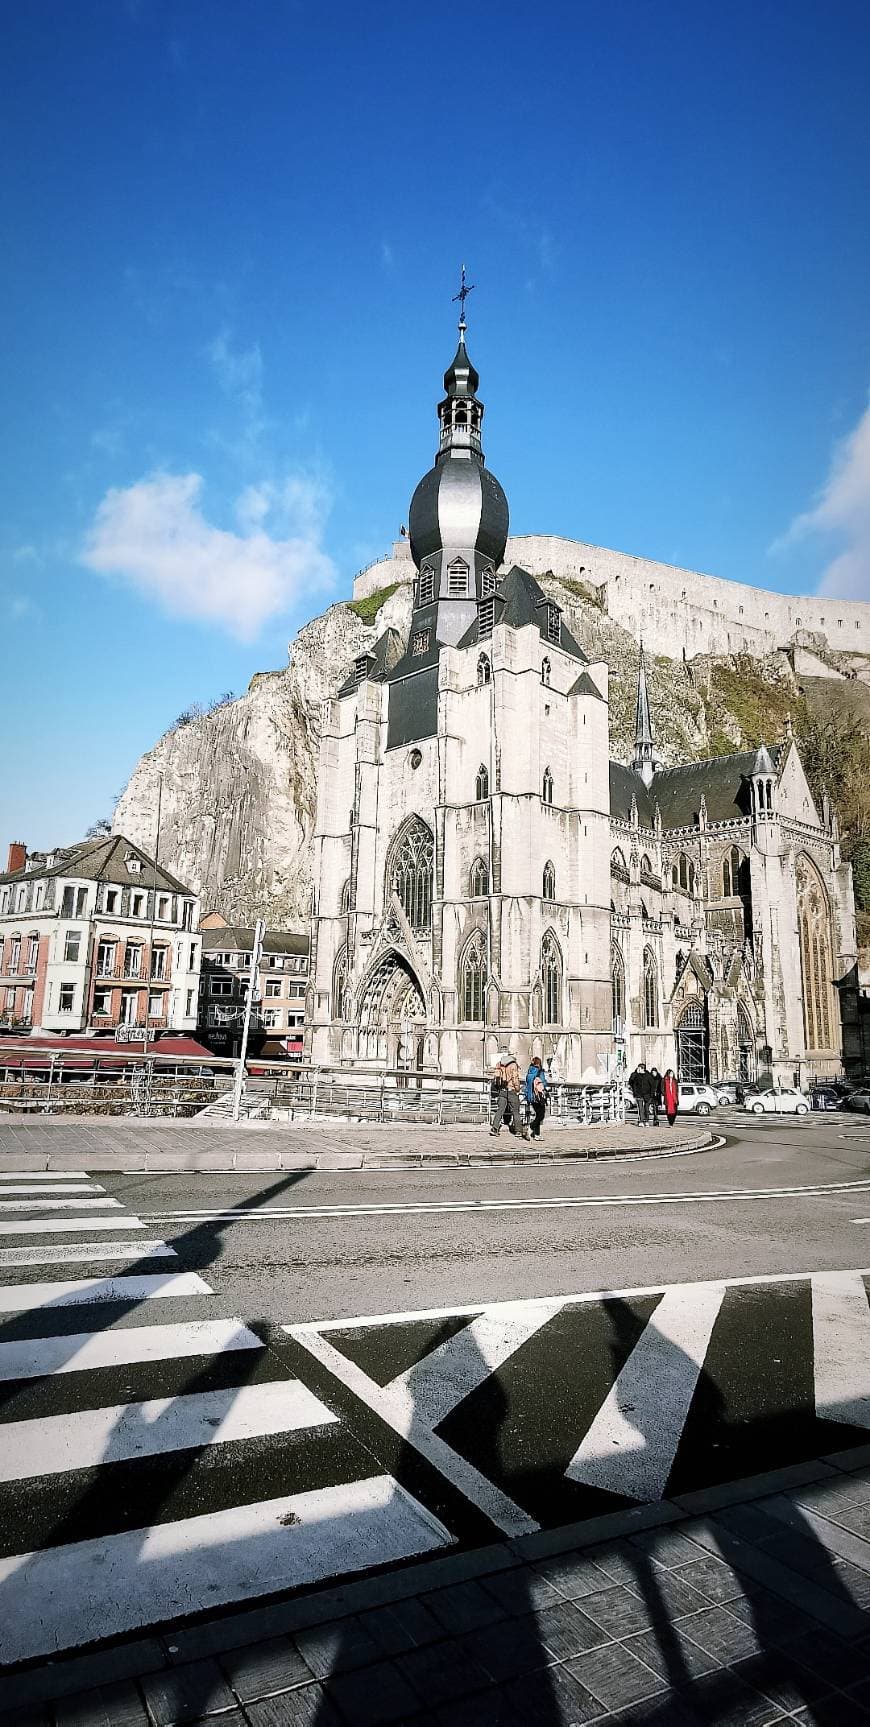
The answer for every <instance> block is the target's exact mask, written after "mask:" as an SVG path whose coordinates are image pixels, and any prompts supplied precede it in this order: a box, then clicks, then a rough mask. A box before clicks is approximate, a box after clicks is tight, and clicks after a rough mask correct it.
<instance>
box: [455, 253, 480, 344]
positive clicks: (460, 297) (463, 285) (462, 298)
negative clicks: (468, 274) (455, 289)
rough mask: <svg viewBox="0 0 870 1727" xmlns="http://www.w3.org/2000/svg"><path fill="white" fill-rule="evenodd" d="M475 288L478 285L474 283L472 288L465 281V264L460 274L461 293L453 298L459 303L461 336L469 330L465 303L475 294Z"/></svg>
mask: <svg viewBox="0 0 870 1727" xmlns="http://www.w3.org/2000/svg"><path fill="white" fill-rule="evenodd" d="M475 287H476V283H474V282H472V284H471V286H470V287H468V286H467V284H466V281H465V265H464V264H463V265H462V267H461V269H460V272H459V293H458V294H454V296H453V299H454V301H456V300H458V301H459V331H460V335H461V334H462V332H463V331H464V330H466V329H467V328H468V325H467V324H466V322H465V302H466V300H467V299H468V296H469V294H473V292H474V289H475Z"/></svg>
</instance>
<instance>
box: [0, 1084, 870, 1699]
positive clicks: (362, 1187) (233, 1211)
mask: <svg viewBox="0 0 870 1727" xmlns="http://www.w3.org/2000/svg"><path fill="white" fill-rule="evenodd" d="M868 1266H870V1132H868V1131H867V1129H866V1128H865V1127H864V1126H863V1125H862V1124H861V1123H860V1122H856V1121H854V1120H852V1119H850V1118H848V1117H844V1116H830V1117H826V1118H821V1119H819V1120H814V1119H812V1118H810V1119H809V1120H807V1121H797V1122H794V1123H783V1122H776V1121H767V1120H765V1121H755V1120H749V1121H747V1120H745V1119H743V1120H740V1119H738V1118H736V1117H735V1118H734V1120H733V1122H731V1123H729V1124H728V1131H727V1137H726V1143H725V1144H723V1145H721V1146H719V1147H718V1148H717V1149H715V1150H713V1151H711V1152H709V1153H704V1154H700V1155H693V1156H679V1157H671V1158H667V1159H655V1160H653V1159H643V1160H640V1161H635V1162H630V1163H629V1162H619V1163H618V1164H612V1163H611V1164H608V1165H606V1166H602V1165H586V1164H565V1165H562V1166H559V1167H549V1168H547V1167H541V1166H535V1167H534V1168H528V1169H523V1168H522V1167H516V1168H510V1169H507V1168H506V1169H501V1168H481V1169H461V1170H460V1169H455V1168H450V1169H441V1170H438V1171H435V1170H426V1171H420V1170H408V1169H403V1170H396V1171H394V1172H388V1171H374V1170H373V1171H353V1172H347V1173H336V1174H327V1173H326V1172H321V1171H317V1172H314V1173H311V1174H303V1173H301V1172H300V1173H298V1174H296V1175H292V1174H285V1175H275V1176H264V1175H258V1176H254V1175H248V1176H244V1177H243V1176H239V1175H235V1176H229V1175H217V1174H213V1173H209V1174H207V1175H204V1174H197V1175H193V1176H186V1175H185V1176H181V1175H171V1176H169V1175H144V1176H143V1175H123V1174H121V1175H108V1174H96V1175H89V1174H87V1173H86V1172H78V1173H76V1172H70V1173H69V1174H67V1173H66V1172H63V1171H57V1170H55V1171H51V1172H47V1173H46V1174H44V1175H39V1174H38V1173H37V1174H35V1175H34V1174H30V1175H25V1174H23V1173H21V1172H16V1171H15V1170H14V1169H4V1170H3V1171H2V1172H0V1513H2V1515H0V1665H2V1664H3V1663H9V1664H15V1663H17V1662H20V1661H32V1660H38V1659H40V1658H42V1657H44V1656H45V1655H47V1654H50V1653H53V1652H56V1651H59V1650H61V1649H64V1648H72V1647H81V1646H83V1645H85V1644H88V1643H92V1642H94V1641H98V1640H100V1639H102V1638H105V1637H107V1636H122V1635H125V1634H127V1633H130V1632H136V1631H139V1630H141V1629H142V1628H143V1627H145V1626H149V1625H155V1624H167V1623H172V1622H174V1621H176V1620H177V1619H178V1618H179V1617H185V1616H186V1615H189V1614H199V1613H202V1612H203V1611H207V1610H211V1609H214V1608H216V1607H221V1606H227V1605H229V1604H232V1603H241V1602H245V1601H251V1600H255V1599H257V1598H260V1597H263V1596H268V1595H273V1594H276V1593H281V1592H282V1591H284V1590H287V1589H299V1588H305V1587H307V1586H309V1585H311V1584H312V1583H318V1582H322V1581H324V1580H326V1579H329V1578H335V1577H340V1576H346V1575H351V1574H355V1573H359V1572H363V1571H366V1570H368V1569H370V1568H371V1567H372V1566H383V1565H392V1564H395V1563H396V1562H400V1561H402V1560H406V1559H410V1558H413V1557H415V1556H419V1555H423V1554H429V1553H433V1552H437V1551H441V1550H446V1549H449V1548H451V1547H453V1546H455V1545H456V1544H460V1545H479V1544H481V1543H484V1544H486V1543H487V1542H490V1541H492V1540H494V1539H497V1538H498V1537H499V1536H502V1537H504V1536H515V1535H520V1534H524V1533H533V1532H534V1531H536V1530H538V1529H539V1528H548V1527H553V1526H558V1525H563V1524H565V1523H571V1522H574V1521H576V1520H578V1519H581V1520H582V1519H585V1518H587V1517H594V1516H596V1515H597V1514H598V1513H600V1512H607V1511H610V1510H619V1509H623V1508H626V1507H631V1506H633V1505H635V1504H637V1503H645V1502H655V1501H657V1500H660V1499H662V1498H663V1497H667V1496H668V1495H671V1496H672V1495H675V1494H680V1493H686V1492H689V1493H691V1492H693V1491H695V1490H697V1489H699V1488H700V1489H704V1488H706V1487H708V1486H712V1485H715V1484H716V1483H717V1482H722V1481H731V1480H733V1479H735V1478H739V1477H742V1476H746V1475H752V1474H758V1473H760V1472H762V1471H766V1470H775V1469H780V1468H782V1467H783V1465H791V1464H793V1463H802V1462H805V1461H807V1460H809V1459H812V1458H817V1457H824V1456H826V1455H829V1454H835V1453H837V1452H839V1451H841V1450H845V1451H851V1450H853V1449H854V1448H855V1447H858V1446H861V1447H863V1446H865V1445H866V1441H867V1434H868V1431H870V1305H868V1276H866V1275H864V1273H865V1271H866V1269H867V1268H868ZM596 1291H609V1293H608V1294H607V1295H606V1296H600V1295H599V1294H597V1293H596Z"/></svg>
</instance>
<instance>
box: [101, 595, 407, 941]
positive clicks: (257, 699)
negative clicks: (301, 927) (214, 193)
mask: <svg viewBox="0 0 870 1727" xmlns="http://www.w3.org/2000/svg"><path fill="white" fill-rule="evenodd" d="M410 611H411V602H410V592H409V590H404V591H399V592H397V593H396V594H395V595H393V596H392V598H391V599H390V600H389V601H387V603H386V605H385V606H383V607H382V608H381V611H380V613H379V618H378V623H377V626H376V627H372V626H371V625H367V624H365V623H363V622H362V621H361V620H360V619H359V618H358V617H357V616H356V614H355V613H354V612H353V611H352V610H351V609H350V608H349V607H348V606H344V605H339V606H331V607H330V609H329V611H328V612H326V613H325V614H324V615H323V617H319V618H315V619H314V620H313V621H312V622H311V623H310V624H306V626H305V628H304V629H302V630H300V632H299V635H298V636H297V638H296V640H295V642H294V643H293V644H292V647H291V650H290V658H289V663H288V664H287V666H286V667H285V668H284V669H283V670H282V671H277V672H260V673H257V675H256V676H255V677H253V678H252V679H251V683H250V686H249V688H248V690H247V691H246V693H245V694H244V695H243V696H241V697H239V699H238V700H237V701H233V702H227V703H225V704H224V705H223V706H221V707H218V708H216V709H215V710H214V712H212V713H209V714H203V715H201V716H198V717H194V718H190V719H188V720H187V721H186V722H185V723H182V724H179V725H176V726H174V727H173V728H172V729H171V730H170V731H168V732H166V733H164V736H163V737H162V738H161V739H160V741H159V743H157V744H155V746H154V748H153V749H152V750H149V752H148V754H147V755H145V756H143V757H142V759H141V761H140V762H139V763H138V765H137V766H136V768H135V769H134V771H133V774H132V777H131V779H130V781H129V784H128V785H127V786H126V788H125V790H124V791H123V792H122V794H121V797H120V798H119V800H118V803H117V806H116V808H115V813H114V817H113V824H112V825H113V827H114V829H115V831H116V832H118V833H123V834H125V835H126V836H127V838H128V839H131V840H134V841H136V842H137V843H138V844H139V845H141V846H142V847H143V848H144V849H146V850H149V851H151V852H153V851H154V847H155V837H156V829H157V801H158V789H159V786H160V781H161V780H162V794H161V810H160V862H161V863H163V864H165V865H166V867H167V868H168V869H170V870H172V872H173V874H175V875H178V876H179V877H180V878H181V880H182V881H184V882H187V883H189V885H190V886H191V887H192V888H194V889H195V891H196V892H197V893H199V894H200V896H201V898H202V904H203V910H204V911H211V910H218V911H221V912H222V913H223V915H224V917H226V918H227V919H228V921H230V922H237V923H243V924H244V923H250V922H251V921H252V920H253V919H254V918H256V917H261V916H262V917H265V918H266V919H267V920H268V922H269V923H270V924H272V925H273V927H277V928H282V927H286V926H287V925H291V924H293V923H295V922H298V921H299V919H300V918H304V917H306V916H307V915H308V911H309V908H310V902H311V866H310V844H309V842H310V836H311V831H312V826H313V822H314V810H315V798H316V764H317V755H318V749H319V745H320V704H321V702H322V701H323V700H324V698H325V697H327V696H329V695H332V694H333V693H334V691H335V689H336V687H337V685H338V683H340V682H341V680H342V679H343V678H344V677H345V675H346V674H347V672H348V670H349V668H350V666H351V664H352V661H353V659H354V656H355V655H356V654H358V653H359V652H360V651H361V649H362V648H363V647H366V646H368V644H369V643H371V642H373V641H375V640H376V638H377V636H378V635H379V634H380V632H381V629H382V628H384V627H386V624H387V623H392V624H394V625H396V626H397V627H399V628H401V629H402V630H403V631H405V630H407V622H408V619H409V617H410Z"/></svg>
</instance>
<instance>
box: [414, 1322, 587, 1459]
mask: <svg viewBox="0 0 870 1727" xmlns="http://www.w3.org/2000/svg"><path fill="white" fill-rule="evenodd" d="M562 1306H563V1303H562V1301H561V1300H556V1301H518V1302H514V1303H511V1302H503V1303H501V1304H500V1305H499V1306H498V1307H496V1308H489V1307H488V1308H486V1309H485V1311H484V1312H483V1313H481V1314H480V1315H479V1317H478V1318H477V1319H474V1320H472V1323H471V1324H470V1325H466V1326H465V1328H464V1330H462V1331H459V1332H457V1333H456V1336H455V1337H448V1338H447V1339H446V1341H445V1342H444V1343H440V1344H439V1345H438V1347H437V1349H433V1350H432V1351H431V1352H430V1354H429V1355H426V1356H424V1357H423V1359H422V1360H421V1361H418V1362H416V1363H415V1365H414V1366H413V1367H409V1368H408V1369H407V1371H406V1372H405V1373H400V1374H399V1375H398V1376H397V1377H396V1378H395V1379H392V1380H391V1381H390V1383H389V1386H388V1387H387V1389H388V1390H389V1391H390V1392H391V1393H392V1394H393V1395H394V1397H395V1399H396V1407H398V1399H399V1397H400V1396H402V1397H404V1399H405V1404H406V1408H407V1412H408V1416H409V1418H410V1417H413V1419H414V1421H415V1422H420V1421H423V1422H425V1423H426V1425H427V1427H430V1428H434V1427H437V1426H438V1424H439V1422H441V1421H444V1420H445V1418H446V1417H447V1416H448V1415H449V1414H450V1411H451V1409H455V1408H456V1406H457V1404H459V1403H461V1402H462V1401H463V1398H465V1397H468V1396H469V1394H470V1392H472V1391H474V1390H475V1389H476V1388H477V1386H478V1385H482V1384H483V1381H484V1380H485V1379H488V1378H489V1375H490V1374H491V1373H495V1372H496V1370H497V1369H498V1368H499V1367H501V1366H502V1364H503V1363H504V1362H505V1361H508V1360H509V1358H510V1357H511V1356H512V1355H513V1354H515V1352H516V1351H517V1350H518V1349H520V1348H521V1347H522V1345H523V1344H524V1343H527V1342H528V1340H529V1338H530V1337H534V1335H535V1333H536V1332H537V1331H540V1330H541V1327H542V1326H544V1325H546V1324H547V1323H548V1321H549V1320H551V1319H552V1318H553V1317H554V1315H555V1314H557V1313H558V1312H559V1310H560V1308H561V1307H562Z"/></svg>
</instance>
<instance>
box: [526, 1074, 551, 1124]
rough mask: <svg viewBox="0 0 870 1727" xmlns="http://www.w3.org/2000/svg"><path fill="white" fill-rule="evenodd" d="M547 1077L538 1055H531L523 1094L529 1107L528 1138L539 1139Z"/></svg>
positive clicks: (546, 1090)
mask: <svg viewBox="0 0 870 1727" xmlns="http://www.w3.org/2000/svg"><path fill="white" fill-rule="evenodd" d="M548 1090H549V1086H548V1085H547V1076H546V1074H545V1072H544V1064H543V1062H542V1060H541V1058H540V1056H539V1055H533V1056H532V1059H531V1062H530V1063H529V1071H528V1073H527V1074H526V1083H525V1094H526V1103H527V1104H528V1106H529V1138H530V1139H540V1137H541V1124H542V1122H543V1120H544V1111H545V1110H546V1108H547V1092H548Z"/></svg>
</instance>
